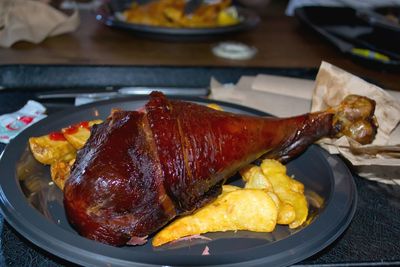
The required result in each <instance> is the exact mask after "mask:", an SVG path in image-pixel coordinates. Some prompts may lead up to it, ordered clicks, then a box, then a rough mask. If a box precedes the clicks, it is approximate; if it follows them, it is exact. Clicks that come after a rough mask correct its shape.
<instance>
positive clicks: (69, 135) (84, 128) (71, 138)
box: [61, 120, 103, 149]
mask: <svg viewBox="0 0 400 267" xmlns="http://www.w3.org/2000/svg"><path fill="white" fill-rule="evenodd" d="M102 122H103V121H102V120H92V121H87V122H81V123H78V124H74V125H71V126H69V127H66V128H63V129H62V130H61V132H62V133H63V135H64V137H65V139H67V141H68V142H69V143H70V144H71V145H72V146H73V147H75V148H76V149H81V148H82V147H83V146H84V145H85V143H86V141H87V140H88V139H89V137H90V127H92V126H93V125H95V124H99V123H102Z"/></svg>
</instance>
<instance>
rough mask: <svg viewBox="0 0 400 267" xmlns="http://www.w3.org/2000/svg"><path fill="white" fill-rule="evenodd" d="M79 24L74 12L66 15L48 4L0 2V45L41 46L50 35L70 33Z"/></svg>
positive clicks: (20, 0) (17, 0)
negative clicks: (23, 44) (24, 44)
mask: <svg viewBox="0 0 400 267" xmlns="http://www.w3.org/2000/svg"><path fill="white" fill-rule="evenodd" d="M78 25H79V13H78V11H77V10H75V11H74V12H73V14H72V15H71V16H67V15H66V14H64V13H62V12H61V11H59V10H57V9H55V8H53V7H51V6H50V5H48V4H46V3H44V2H41V1H33V0H0V46H2V47H10V46H12V45H13V44H14V43H16V42H18V41H28V42H32V43H35V44H37V43H40V42H42V41H43V40H44V39H45V38H47V37H49V36H55V35H60V34H64V33H67V32H72V31H75V30H76V29H77V27H78Z"/></svg>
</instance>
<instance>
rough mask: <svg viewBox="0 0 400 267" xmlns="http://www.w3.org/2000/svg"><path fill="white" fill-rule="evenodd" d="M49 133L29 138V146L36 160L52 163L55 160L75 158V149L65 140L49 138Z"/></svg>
mask: <svg viewBox="0 0 400 267" xmlns="http://www.w3.org/2000/svg"><path fill="white" fill-rule="evenodd" d="M56 134H58V133H56ZM59 134H60V135H62V134H61V133H59ZM50 135H51V134H50ZM50 135H43V136H39V137H31V138H29V148H30V149H31V151H32V154H33V156H34V157H35V159H36V160H37V161H39V162H40V163H43V164H52V163H54V162H56V161H69V160H71V159H74V158H75V156H76V149H75V148H74V147H73V146H72V145H71V144H70V143H69V142H68V141H67V140H62V139H56V140H54V139H52V138H50Z"/></svg>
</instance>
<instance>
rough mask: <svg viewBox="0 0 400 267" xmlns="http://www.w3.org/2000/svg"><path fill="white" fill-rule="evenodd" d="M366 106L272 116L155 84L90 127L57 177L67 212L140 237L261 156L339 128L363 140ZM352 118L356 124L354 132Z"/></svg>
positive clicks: (118, 236) (80, 223)
mask: <svg viewBox="0 0 400 267" xmlns="http://www.w3.org/2000/svg"><path fill="white" fill-rule="evenodd" d="M360 103H362V105H360ZM374 108H375V103H374V101H372V100H369V99H367V98H364V97H359V96H351V97H350V98H348V99H346V100H345V101H344V102H343V104H342V105H340V106H338V107H335V108H331V109H329V110H327V111H325V112H318V113H310V114H306V115H301V116H297V117H293V118H286V119H278V118H271V117H268V118H265V117H254V116H248V115H239V114H232V113H228V112H222V111H216V110H213V109H210V108H208V107H206V106H202V105H198V104H194V103H189V102H183V101H172V100H168V99H167V98H166V97H165V96H164V95H163V94H162V93H159V92H153V93H152V94H151V96H150V100H149V102H148V103H147V104H146V106H145V109H144V111H142V112H138V111H114V112H112V114H111V115H110V117H109V118H108V119H107V120H106V121H105V122H104V123H102V124H100V125H95V126H93V129H92V133H91V137H90V138H89V140H88V142H87V143H86V145H85V146H84V147H83V149H82V150H80V151H79V152H78V155H77V159H76V162H75V164H74V166H73V167H72V171H71V176H70V177H69V179H68V180H67V182H66V184H65V188H64V206H65V209H66V213H67V216H68V219H69V221H70V223H71V224H72V225H73V226H74V227H75V228H76V229H77V231H78V232H79V233H80V234H81V235H83V236H85V237H88V238H90V239H94V240H98V241H100V242H103V243H107V244H111V245H115V246H122V245H125V244H142V243H144V242H145V239H146V237H147V236H148V235H150V234H152V233H154V232H155V231H156V230H158V229H159V228H160V227H162V226H163V225H165V224H166V223H167V222H169V221H170V220H172V219H173V218H174V217H176V216H177V215H181V214H184V213H189V212H192V211H194V210H195V209H197V208H199V207H201V206H203V205H204V204H206V203H208V202H210V201H211V200H213V199H214V198H216V196H217V195H218V194H220V192H221V187H222V184H223V183H224V182H225V181H226V179H227V178H229V177H230V176H232V175H234V174H235V173H236V172H237V171H238V170H240V169H241V168H242V167H244V166H245V165H247V164H249V163H250V162H252V161H254V160H256V159H258V158H260V157H262V156H265V157H269V158H275V159H278V160H281V161H287V160H288V159H289V158H292V157H294V156H296V155H298V154H299V153H300V152H302V151H303V150H304V149H305V148H306V147H307V146H309V145H310V144H312V143H313V142H314V141H316V140H318V139H320V138H321V137H324V136H338V135H341V134H342V132H343V131H344V132H346V133H347V134H350V135H353V136H352V137H353V138H355V139H356V140H359V141H360V140H361V141H362V142H370V141H371V140H372V139H373V137H374V134H375V132H376V124H375V122H374V119H373V113H374ZM355 122H357V123H358V125H364V130H361V129H360V127H356V130H354V129H353V130H352V128H351V127H352V125H353V124H354V123H355ZM357 123H356V124H357Z"/></svg>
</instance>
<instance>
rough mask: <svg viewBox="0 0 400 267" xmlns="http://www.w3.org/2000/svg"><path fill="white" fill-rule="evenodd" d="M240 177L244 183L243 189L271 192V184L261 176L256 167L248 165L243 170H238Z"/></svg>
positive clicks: (261, 173)
mask: <svg viewBox="0 0 400 267" xmlns="http://www.w3.org/2000/svg"><path fill="white" fill-rule="evenodd" d="M240 175H241V176H242V179H243V181H245V182H246V184H245V188H261V189H266V190H268V191H273V188H272V185H271V182H270V181H269V180H268V178H267V177H265V175H264V174H263V172H262V170H261V168H260V167H258V166H256V165H252V164H250V165H248V166H247V167H245V168H244V169H242V170H240Z"/></svg>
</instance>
